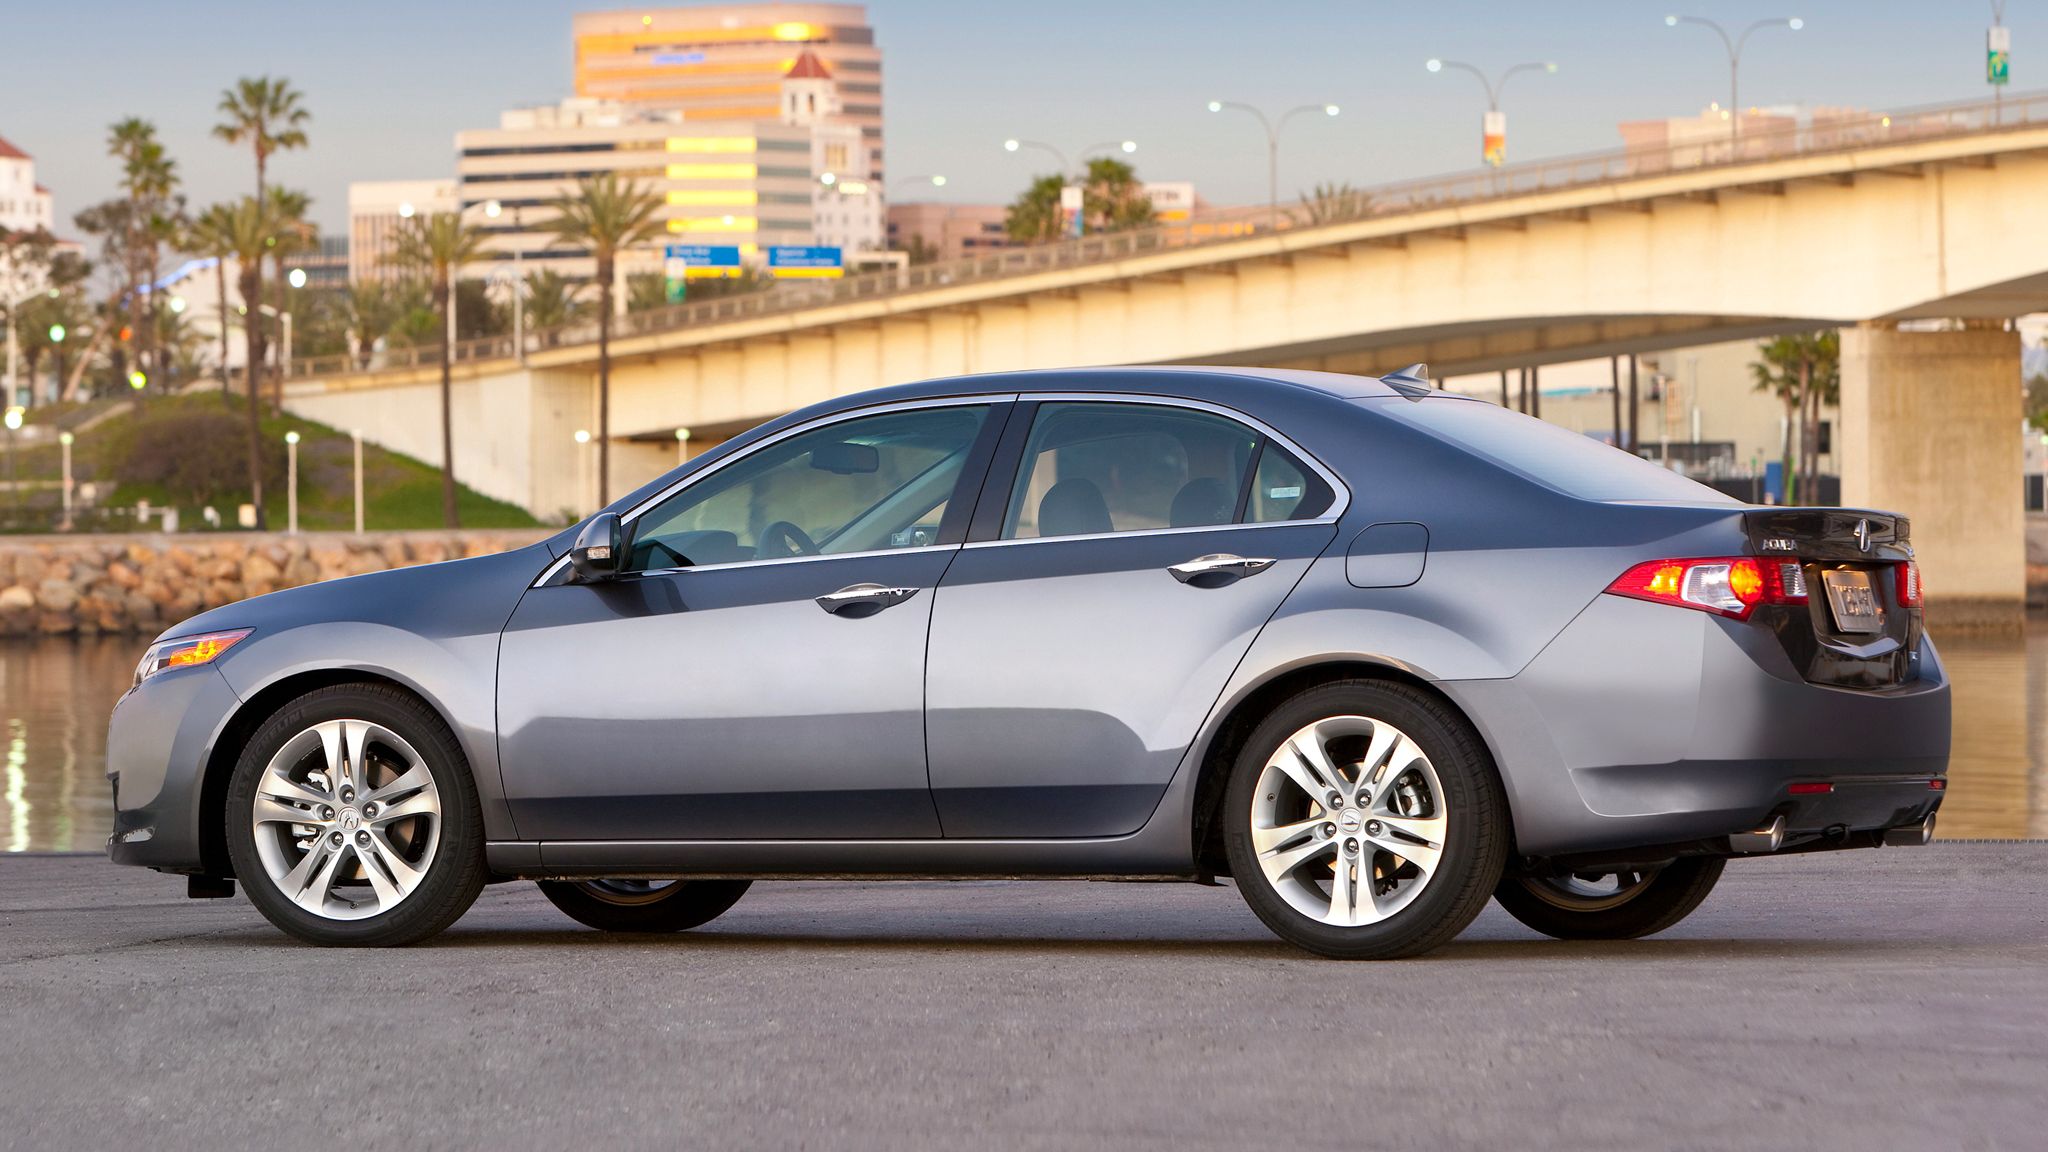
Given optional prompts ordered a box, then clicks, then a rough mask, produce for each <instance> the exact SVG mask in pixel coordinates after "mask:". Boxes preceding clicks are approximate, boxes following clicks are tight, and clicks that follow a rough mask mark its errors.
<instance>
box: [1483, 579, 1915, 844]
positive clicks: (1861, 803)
mask: <svg viewBox="0 0 2048 1152" xmlns="http://www.w3.org/2000/svg"><path fill="white" fill-rule="evenodd" d="M1915 664H1916V668H1917V678H1916V679H1914V680H1912V681H1909V682H1907V683H1905V684H1902V685H1900V686H1898V687H1896V688H1890V689H1884V690H1874V691H1873V690H1852V689H1842V688H1829V687H1823V686H1820V685H1816V684H1809V683H1807V682H1806V681H1805V680H1803V679H1801V678H1800V676H1799V673H1798V671H1797V670H1796V669H1794V668H1793V667H1792V666H1791V663H1790V661H1789V660H1788V659H1787V658H1786V656H1785V653H1784V650H1783V648H1782V646H1781V645H1779V644H1778V643H1777V641H1776V640H1775V638H1773V637H1772V636H1771V635H1770V634H1769V633H1768V632H1766V631H1764V630H1763V629H1760V628H1756V627H1753V626H1750V625H1747V624H1744V623H1741V622H1738V621H1734V620H1726V619H1722V618H1720V617H1716V616H1711V615H1708V614H1706V613H1702V612H1690V611H1686V610H1684V609H1677V608H1672V607H1669V606H1666V605H1660V604H1647V603H1642V602H1639V601H1633V600H1625V599H1622V598H1620V597H1615V596H1601V597H1599V598H1597V599H1596V601H1595V602H1594V603H1593V604H1591V605H1589V606H1588V607H1587V608H1586V610H1585V611H1584V612H1583V613H1581V614H1580V616H1579V617H1578V619H1576V620H1574V621H1573V622H1572V624H1571V625H1570V626H1568V627H1567V628H1566V629H1565V631H1564V632H1563V633H1561V634H1560V635H1559V636H1558V637H1557V639H1556V640H1554V641H1553V642H1552V643H1551V644H1550V646H1549V647H1547V648H1545V649H1544V651H1543V652H1542V653H1541V654H1540V655H1539V656H1538V657H1537V658H1536V659H1535V660H1533V661H1531V662H1530V664H1529V665H1528V667H1526V668H1525V669H1523V670H1522V672H1521V673H1520V674H1519V675H1517V676H1515V677H1514V678H1512V679H1509V680H1491V681H1463V682H1459V683H1455V684H1446V685H1444V687H1445V689H1446V691H1449V692H1450V693H1451V694H1452V696H1453V698H1454V699H1456V700H1457V701H1458V702H1459V703H1460V704H1461V705H1463V706H1465V707H1466V710H1467V714H1468V715H1470V716H1472V717H1473V718H1474V720H1475V722H1477V723H1478V724H1479V726H1480V728H1481V732H1482V734H1483V735H1484V736H1485V737H1486V739H1487V741H1488V743H1489V745H1490V746H1491V747H1492V749H1493V750H1494V754H1495V757H1496V759H1497V760H1498V762H1499V763H1500V766H1501V773H1502V777H1503V782H1504V783H1505V784H1506V786H1507V790H1508V796H1509V802H1510V805H1511V806H1512V808H1513V811H1514V816H1515V833H1516V850H1517V852H1519V853H1521V854H1522V855H1525V856H1571V855H1578V854H1583V853H1591V852H1603V851H1612V850H1625V849H1629V848H1633V847H1651V846H1670V845H1679V844H1698V843H1700V842H1713V841H1715V840H1718V839H1723V838H1725V837H1728V836H1731V835H1737V834H1740V833H1743V832H1748V831H1750V830H1753V829H1755V828H1757V827H1759V826H1760V825H1763V824H1765V823H1767V822H1768V821H1769V820H1771V819H1772V818H1774V817H1776V816H1779V815H1783V816H1784V817H1785V819H1786V834H1787V835H1786V839H1787V844H1788V846H1790V845H1791V844H1793V843H1794V842H1801V841H1806V842H1810V841H1815V840H1828V841H1832V842H1836V843H1841V844H1844V845H1847V844H1850V843H1858V842H1862V841H1864V840H1868V839H1870V837H1868V836H1863V835H1854V836H1852V835H1850V834H1851V833H1855V834H1862V833H1871V832H1877V831H1881V830H1883V829H1886V828H1893V827H1898V826H1900V825H1904V824H1909V823H1918V822H1920V821H1921V820H1924V819H1925V818H1926V816H1927V815H1929V814H1931V813H1932V812H1933V811H1934V810H1935V809H1936V808H1937V807H1938V806H1939V805H1940V803H1941V799H1942V797H1943V796H1944V795H1945V794H1946V793H1945V792H1944V791H1942V790H1940V789H1938V788H1935V787H1930V781H1945V779H1946V776H1947V772H1948V755H1949V687H1948V678H1947V675H1946V673H1945V672H1944V671H1943V669H1942V667H1941V662H1940V659H1939V657H1938V656H1937V654H1936V653H1935V650H1934V646H1933V644H1932V643H1931V642H1929V641H1927V640H1924V639H1923V640H1922V641H1921V646H1920V650H1919V651H1918V653H1917V654H1916V660H1915ZM1819 784H1832V785H1833V786H1834V787H1833V789H1832V790H1831V791H1825V792H1819V791H1807V790H1800V789H1796V788H1795V785H1819Z"/></svg>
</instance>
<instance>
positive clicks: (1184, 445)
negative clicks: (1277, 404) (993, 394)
mask: <svg viewBox="0 0 2048 1152" xmlns="http://www.w3.org/2000/svg"><path fill="white" fill-rule="evenodd" d="M1258 445H1259V435H1258V434H1257V433H1256V432H1253V431H1252V430H1251V429H1249V428H1247V427H1245V426H1244V425H1242V424H1239V423H1238V422H1236V421H1235V420H1228V419H1225V418H1223V417H1221V416H1213V415H1210V414H1209V413H1206V412H1197V411H1193V410H1190V409H1185V408H1170V407H1164V406H1157V405H1147V404H1122V403H1115V402H1107V401H1081V402H1073V403H1047V404H1043V405H1040V406H1039V409H1038V415H1037V417H1036V418H1035V419H1034V421H1033V422H1032V426H1031V436H1030V439H1029V440H1027V441H1026V442H1025V446H1024V456H1023V460H1022V462H1021V463H1020V464H1019V466H1018V469H1017V481H1016V484H1015V486H1014V488H1013V489H1012V491H1011V494H1010V503H1009V508H1008V512H1007V514H1006V515H1005V517H1004V520H1003V538H1004V539H1006V540H1030V539H1035V538H1040V537H1048V536H1080V535H1088V534H1093V533H1103V532H1139V531H1144V530H1146V529H1154V528H1191V527H1196V526H1199V525H1204V524H1230V523H1233V522H1235V521H1236V519H1237V504H1238V498H1239V496H1240V494H1241V493H1242V492H1243V490H1244V481H1245V474H1246V472H1247V471H1248V470H1249V469H1250V467H1251V461H1252V456H1253V454H1254V452H1255V451H1256V450H1257V448H1258Z"/></svg>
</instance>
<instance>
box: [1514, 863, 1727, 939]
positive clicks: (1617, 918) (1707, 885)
mask: <svg viewBox="0 0 2048 1152" xmlns="http://www.w3.org/2000/svg"><path fill="white" fill-rule="evenodd" d="M1726 864H1727V861H1726V860H1724V859H1722V858H1721V857H1719V856H1682V857H1680V858H1678V859H1677V860H1673V861H1672V862H1671V863H1669V864H1666V865H1665V866H1664V867H1662V868H1660V869H1658V870H1657V871H1655V872H1651V873H1648V874H1647V875H1642V876H1641V879H1640V880H1639V881H1638V882H1636V883H1634V884H1632V885H1630V886H1628V887H1626V888H1620V889H1618V890H1617V891H1615V892H1614V893H1611V894H1601V895H1595V894H1592V893H1584V894H1582V893H1580V892H1578V891H1575V890H1574V889H1575V886H1574V885H1572V884H1571V883H1570V882H1569V879H1568V878H1553V877H1540V876H1504V877H1502V878H1501V882H1500V886H1499V887H1498V888H1496V889H1494V893H1493V898H1494V899H1495V900H1497V901H1499V902H1500V906H1501V907H1502V908H1504V909H1506V910H1507V913H1508V915H1510V916H1513V917H1514V918H1515V919H1517V920H1520V921H1521V922H1522V923H1524V924H1526V925H1528V926H1529V927H1531V928H1534V929H1535V930H1536V931H1538V932H1541V933H1543V934H1544V935H1545V936H1554V937H1556V938H1557V939H1559V940H1634V939H1636V938H1637V937H1640V936H1654V935H1656V934H1657V933H1659V932H1662V931H1664V930H1665V929H1666V928H1669V927H1671V926H1672V925H1673V924H1676V923H1678V922H1679V921H1680V920H1683V919H1685V918H1686V917H1687V916H1690V915H1692V910H1693V909H1695V908H1697V907H1699V906H1700V902H1701V901H1703V900H1705V899H1706V898H1707V893H1709V892H1712V891H1713V890H1714V884H1715V882H1716V881H1718V880H1720V879H1721V869H1722V868H1723V867H1724V866H1725V865H1726ZM1631 875H1636V874H1633V873H1632V874H1631Z"/></svg>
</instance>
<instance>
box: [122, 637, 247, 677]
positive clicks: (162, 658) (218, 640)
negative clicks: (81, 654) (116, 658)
mask: <svg viewBox="0 0 2048 1152" xmlns="http://www.w3.org/2000/svg"><path fill="white" fill-rule="evenodd" d="M253 631H255V629H253V628H237V629H235V630H234V631H232V632H206V633H202V634H201V635H198V636H180V637H178V638H177V639H175V640H160V641H158V642H157V643H155V644H152V645H150V646H149V651H148V652H146V653H144V654H143V656H142V663H140V664H137V665H136V666H135V683H136V684H137V685H140V684H141V683H142V682H143V681H144V680H147V679H149V678H150V677H151V676H154V675H156V674H157V673H159V672H164V671H168V670H170V669H172V668H192V667H195V666H197V665H200V664H211V663H213V662H214V660H215V659H217V658H218V657H219V656H220V654H221V653H223V652H225V651H227V650H228V649H230V648H232V647H234V646H235V641H237V640H240V639H241V638H242V637H244V636H247V635H248V634H249V633H250V632H253Z"/></svg>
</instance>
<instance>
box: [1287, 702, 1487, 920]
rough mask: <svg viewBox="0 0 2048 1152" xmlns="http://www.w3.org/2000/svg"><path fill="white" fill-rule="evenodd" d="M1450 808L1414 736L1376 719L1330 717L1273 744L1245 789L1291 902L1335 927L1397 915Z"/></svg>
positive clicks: (1438, 855)
mask: <svg viewBox="0 0 2048 1152" xmlns="http://www.w3.org/2000/svg"><path fill="white" fill-rule="evenodd" d="M1449 818H1450V817H1449V813H1448V811H1447V807H1446V804H1445V800H1444V789H1443V784H1442V782H1441V781H1440V780H1439V779H1438V777H1437V772H1436V768H1435V767H1434V766H1433V765H1432V764H1431V763H1430V761H1429V757H1428V756H1426V755H1425V754H1424V753H1423V751H1422V748H1421V746H1420V745H1418V744H1417V743H1416V742H1415V740H1414V739H1413V738H1411V737H1410V736H1409V735H1408V734H1407V733H1405V732H1403V731H1401V730H1400V729H1399V728H1396V727H1395V726H1394V725H1392V724H1389V723H1387V722H1386V721H1383V720H1374V719H1372V718H1370V717H1366V716H1335V717H1330V718H1328V719H1323V720H1318V721H1316V722H1314V723H1312V724H1309V725H1307V726H1306V727H1303V728H1301V729H1300V730H1298V731H1296V732H1295V733H1294V734H1293V735H1292V736H1289V737H1288V738H1287V739H1286V740H1284V741H1282V742H1281V743H1280V746H1279V747H1278V749H1276V750H1275V751H1274V753H1273V755H1272V757H1270V758H1269V759H1268V761H1267V763H1266V766H1265V768H1264V769H1263V771H1261V773H1260V774H1259V778H1258V781H1257V786H1256V791H1255V792H1254V794H1253V798H1252V810H1251V846H1252V849H1253V851H1254V853H1255V854H1256V857H1257V859H1258V862H1259V867H1260V868H1261V870H1262V871H1263V872H1264V874H1265V878H1266V881H1267V883H1268V884H1270V885H1271V886H1272V889H1273V891H1274V892H1275V893H1277V894H1278V895H1279V896H1280V897H1281V898H1282V899H1283V900H1285V901H1286V902H1287V903H1288V905H1290V906H1291V907H1292V908H1294V910H1295V911H1297V912H1299V913H1301V914H1302V915H1304V916H1307V917H1309V918H1311V919H1314V920H1317V921H1320V922H1321V923H1324V924H1330V925H1333V926H1337V927H1359V926H1362V925H1367V924H1374V923H1378V922H1379V921H1382V920H1385V919H1387V918H1388V917H1390V916H1393V915H1396V914H1397V913H1399V912H1400V911H1401V910H1402V909H1404V908H1406V907H1407V906H1408V905H1409V904H1411V903H1413V902H1414V901H1415V899H1416V897H1418V896H1420V895H1421V894H1422V891H1423V890H1424V889H1425V888H1426V887H1428V886H1429V883H1430V881H1431V880H1432V879H1433V878H1434V877H1435V875H1436V873H1437V871H1438V868H1439V866H1440V865H1441V863H1442V861H1443V851H1444V844H1445V833H1446V831H1447V829H1448V828H1449Z"/></svg>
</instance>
